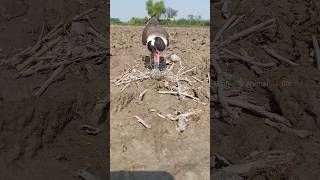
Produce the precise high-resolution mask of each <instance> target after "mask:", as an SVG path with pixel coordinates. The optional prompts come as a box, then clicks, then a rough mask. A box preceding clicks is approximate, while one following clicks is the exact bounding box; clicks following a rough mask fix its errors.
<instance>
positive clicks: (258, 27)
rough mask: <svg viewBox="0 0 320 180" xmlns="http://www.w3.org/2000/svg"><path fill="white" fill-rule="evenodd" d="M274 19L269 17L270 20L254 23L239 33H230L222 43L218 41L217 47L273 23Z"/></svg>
mask: <svg viewBox="0 0 320 180" xmlns="http://www.w3.org/2000/svg"><path fill="white" fill-rule="evenodd" d="M274 21H275V20H274V19H270V20H267V21H264V22H262V23H260V24H257V25H254V26H252V27H249V28H247V29H245V30H243V31H240V32H239V33H237V34H234V35H232V36H231V37H230V38H229V39H227V40H225V41H223V42H222V43H220V44H219V45H218V47H222V46H225V45H227V44H229V43H231V42H233V41H236V40H238V39H241V38H242V37H245V36H248V35H249V34H251V33H254V32H256V31H259V30H261V29H263V28H264V27H265V26H267V25H269V24H270V23H273V22H274Z"/></svg>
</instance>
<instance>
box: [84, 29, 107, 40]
mask: <svg viewBox="0 0 320 180" xmlns="http://www.w3.org/2000/svg"><path fill="white" fill-rule="evenodd" d="M87 31H88V32H89V33H91V34H93V35H95V36H96V37H97V38H98V39H99V40H101V41H102V42H104V43H107V39H106V38H105V37H104V36H103V35H102V34H100V33H98V32H97V31H96V30H94V29H93V28H92V27H87Z"/></svg>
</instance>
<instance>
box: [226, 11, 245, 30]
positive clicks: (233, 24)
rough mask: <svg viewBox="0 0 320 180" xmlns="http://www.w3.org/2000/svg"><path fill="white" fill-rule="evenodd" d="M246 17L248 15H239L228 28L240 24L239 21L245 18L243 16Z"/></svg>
mask: <svg viewBox="0 0 320 180" xmlns="http://www.w3.org/2000/svg"><path fill="white" fill-rule="evenodd" d="M245 17H246V15H244V14H243V15H241V16H239V17H238V18H237V19H236V20H235V21H234V22H233V23H232V24H231V25H230V26H229V27H228V29H231V28H233V27H234V26H236V25H238V24H239V23H240V21H241V20H242V19H243V18H245Z"/></svg>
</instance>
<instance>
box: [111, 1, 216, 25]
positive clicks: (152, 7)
mask: <svg viewBox="0 0 320 180" xmlns="http://www.w3.org/2000/svg"><path fill="white" fill-rule="evenodd" d="M146 9H147V11H148V14H149V15H150V16H155V17H156V18H157V19H159V21H160V24H161V25H164V26H210V20H203V19H201V16H195V15H193V14H190V15H188V19H177V20H176V19H175V17H177V14H178V11H177V10H175V9H172V8H170V7H166V6H165V4H164V1H163V0H160V1H156V2H153V0H147V1H146ZM161 17H164V18H161ZM110 21H111V24H112V25H132V26H145V25H146V24H147V22H148V18H147V17H145V18H135V17H134V18H131V20H130V21H129V22H121V21H120V19H118V18H111V19H110Z"/></svg>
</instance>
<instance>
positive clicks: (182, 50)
mask: <svg viewBox="0 0 320 180" xmlns="http://www.w3.org/2000/svg"><path fill="white" fill-rule="evenodd" d="M166 29H167V31H168V32H169V33H170V36H171V41H170V46H169V47H168V48H167V50H166V51H164V53H163V55H162V56H163V57H164V58H165V59H166V60H168V59H169V56H170V55H171V54H176V55H178V56H179V57H181V59H182V65H183V66H186V69H185V70H187V69H190V68H192V67H195V66H196V67H197V70H196V72H195V73H194V74H193V75H195V76H197V77H198V78H199V79H202V80H203V82H202V83H199V82H195V83H194V89H195V90H196V91H198V94H200V92H201V93H202V96H200V95H199V98H200V99H201V100H202V101H203V102H206V103H207V105H202V104H199V103H196V102H194V101H192V100H190V99H188V98H185V99H183V100H179V99H178V98H177V96H172V95H164V94H158V92H157V91H158V90H163V89H165V88H164V81H165V80H160V81H157V80H153V79H147V80H144V81H142V82H138V83H132V85H131V86H129V87H128V88H127V89H125V90H124V91H123V92H122V93H121V92H120V90H121V89H122V88H123V86H114V85H111V90H110V94H111V118H110V120H111V122H110V128H111V132H110V139H111V141H110V146H111V147H110V156H111V171H119V170H131V171H132V170H133V171H166V172H168V173H169V174H171V175H172V176H173V177H174V179H177V180H180V179H203V180H205V179H209V153H210V152H209V125H210V122H209V108H210V107H209V104H208V103H209V97H208V94H209V82H208V81H207V79H206V77H207V74H208V73H209V66H208V64H209V48H210V44H209V28H184V27H179V28H173V27H170V28H168V27H167V28H166ZM142 30H143V27H131V26H111V29H110V31H111V44H110V46H111V54H112V56H111V71H110V74H111V80H112V79H114V78H116V77H117V76H119V75H121V73H122V72H123V70H124V68H128V67H131V66H133V65H136V66H137V69H139V70H141V71H143V72H144V71H146V68H145V67H144V62H143V57H144V56H149V52H148V50H147V48H146V47H145V46H143V45H142V42H141V35H142ZM176 67H178V65H176ZM174 71H176V70H174ZM190 80H191V79H190ZM145 89H149V91H148V92H147V93H146V94H145V97H144V99H143V101H142V103H141V104H139V103H137V102H136V101H137V100H138V99H139V98H138V96H139V94H140V93H141V92H142V91H143V90H145ZM195 108H197V109H200V110H202V114H201V116H200V119H199V120H198V121H194V122H193V121H191V122H190V124H189V126H188V127H187V128H186V130H185V131H184V132H182V133H180V132H177V131H176V127H175V122H173V121H171V120H169V119H163V118H160V117H159V116H157V115H156V114H155V113H153V112H149V109H156V110H157V111H158V112H160V113H161V114H162V115H167V114H172V113H174V112H175V111H181V112H182V113H184V112H187V111H188V110H193V109H195ZM135 115H138V116H140V117H141V118H143V119H144V120H145V121H146V122H147V123H148V124H150V125H151V128H150V129H146V128H144V127H143V126H142V125H141V124H140V123H138V121H137V120H136V119H135V118H133V116H135Z"/></svg>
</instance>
